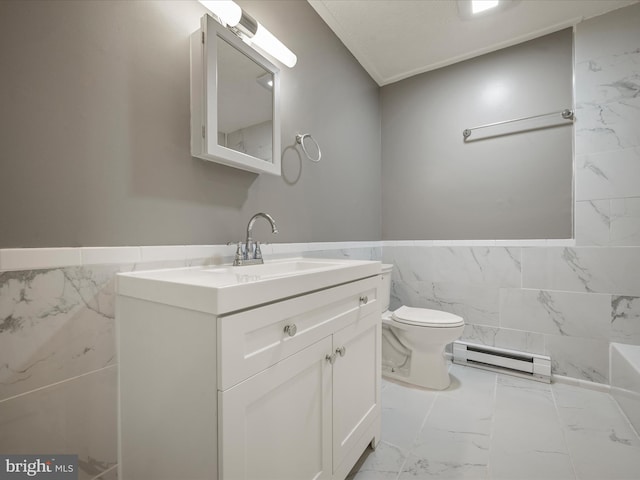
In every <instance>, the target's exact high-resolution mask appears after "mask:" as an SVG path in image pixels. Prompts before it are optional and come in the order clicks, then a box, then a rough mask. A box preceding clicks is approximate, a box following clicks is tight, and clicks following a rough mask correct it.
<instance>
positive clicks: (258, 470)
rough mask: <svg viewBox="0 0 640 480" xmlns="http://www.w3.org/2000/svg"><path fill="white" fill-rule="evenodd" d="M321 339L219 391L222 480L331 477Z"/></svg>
mask: <svg viewBox="0 0 640 480" xmlns="http://www.w3.org/2000/svg"><path fill="white" fill-rule="evenodd" d="M331 351H332V344H331V337H330V336H329V337H326V338H324V339H323V340H320V341H319V342H317V343H314V344H313V345H311V346H309V347H307V348H306V349H304V350H302V351H300V352H298V353H296V354H294V355H292V356H290V357H288V358H286V359H285V360H283V361H281V362H279V363H277V364H276V365H274V366H272V367H270V368H268V369H266V370H264V371H262V372H260V373H258V374H257V375H254V376H253V377H251V378H249V379H247V380H245V381H243V382H241V383H239V384H238V385H236V386H234V387H232V388H230V389H228V390H226V391H224V392H218V396H219V397H218V398H219V400H218V401H219V404H218V405H219V416H218V422H219V423H218V425H219V431H218V435H219V443H218V445H219V452H220V457H219V468H220V478H221V479H223V480H240V479H247V480H248V479H255V480H258V479H259V480H269V479H272V480H287V479H290V480H306V479H309V480H311V479H324V478H331V474H332V470H331V467H332V464H331V399H332V385H331V364H330V363H329V362H328V361H327V360H326V356H327V355H328V354H330V353H331Z"/></svg>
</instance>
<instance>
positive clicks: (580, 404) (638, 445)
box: [554, 385, 640, 480]
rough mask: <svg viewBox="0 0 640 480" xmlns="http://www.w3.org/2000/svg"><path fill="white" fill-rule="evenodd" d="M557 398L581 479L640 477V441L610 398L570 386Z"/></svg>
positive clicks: (561, 387)
mask: <svg viewBox="0 0 640 480" xmlns="http://www.w3.org/2000/svg"><path fill="white" fill-rule="evenodd" d="M554 395H555V397H556V402H557V405H558V413H559V415H560V420H561V423H562V425H563V427H564V429H565V432H566V439H567V445H568V447H569V453H570V455H571V457H572V458H573V461H574V466H575V469H576V474H577V476H578V478H580V479H594V480H596V479H602V478H607V479H608V480H616V479H617V480H622V479H634V478H640V439H638V436H637V435H636V433H635V432H634V431H633V429H632V428H631V426H630V424H629V422H628V421H627V419H626V418H625V417H623V416H622V414H621V413H620V410H619V408H618V406H617V405H616V403H615V401H614V400H613V398H612V397H611V396H610V395H608V394H606V393H603V392H596V391H591V390H584V389H575V388H571V387H569V386H568V385H557V386H556V388H554Z"/></svg>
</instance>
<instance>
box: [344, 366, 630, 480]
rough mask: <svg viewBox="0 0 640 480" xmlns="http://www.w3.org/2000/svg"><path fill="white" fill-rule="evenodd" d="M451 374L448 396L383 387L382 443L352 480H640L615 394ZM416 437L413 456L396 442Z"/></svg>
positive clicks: (460, 370) (478, 373) (459, 371)
mask: <svg viewBox="0 0 640 480" xmlns="http://www.w3.org/2000/svg"><path fill="white" fill-rule="evenodd" d="M450 374H451V376H452V383H451V386H450V387H449V388H448V389H446V390H443V391H430V390H424V389H416V388H412V387H410V386H406V385H400V384H395V383H391V382H383V394H382V407H383V411H382V415H383V425H386V427H383V433H382V439H381V442H380V444H379V446H378V449H377V450H376V451H375V452H374V451H371V450H367V452H365V453H364V454H363V456H362V458H361V459H360V461H359V462H358V465H356V467H355V468H354V470H353V471H352V472H351V473H350V475H349V477H348V478H349V479H350V480H353V479H358V480H368V479H374V480H379V479H381V480H390V479H396V480H406V479H425V480H426V479H444V478H452V479H464V478H471V479H482V480H487V479H490V480H491V479H505V480H507V479H508V480H513V479H535V480H570V479H574V480H583V479H585V480H586V479H600V480H605V479H606V480H623V479H624V480H631V479H636V480H637V479H640V438H639V437H638V435H637V434H636V432H635V431H634V430H633V429H632V428H631V426H630V424H629V422H628V420H627V419H626V417H624V416H623V414H622V413H621V411H620V409H619V408H618V406H617V405H616V403H615V401H614V400H613V398H612V397H611V396H610V395H608V394H607V393H603V392H596V391H593V390H587V389H583V388H580V387H577V386H573V385H566V384H556V383H553V384H551V385H549V384H544V383H539V382H534V381H531V380H526V379H520V378H516V377H512V376H508V375H503V374H496V373H493V372H487V371H484V370H480V369H476V368H472V367H465V366H461V365H452V366H451V367H450ZM385 402H386V403H387V405H385ZM425 405H428V408H427V410H426V412H425V409H424V406H425ZM399 410H403V411H404V412H405V413H406V415H405V416H404V417H402V418H400V417H399V416H398V412H399ZM394 416H395V417H394ZM412 425H413V426H412ZM415 425H419V427H418V430H419V431H418V432H417V433H416V434H414V432H415V431H416V426H415ZM420 427H421V428H420ZM402 432H404V434H402ZM402 435H404V436H402ZM412 435H414V441H413V443H412V444H411V445H410V446H409V447H408V449H406V450H405V449H403V448H400V447H398V446H397V445H395V444H393V443H392V442H391V438H390V437H393V441H395V442H396V443H403V444H404V445H405V446H406V445H407V442H408V438H410V437H411V436H412Z"/></svg>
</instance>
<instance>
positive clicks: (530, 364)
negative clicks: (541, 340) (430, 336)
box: [453, 341, 551, 383]
mask: <svg viewBox="0 0 640 480" xmlns="http://www.w3.org/2000/svg"><path fill="white" fill-rule="evenodd" d="M453 363H457V364H460V365H469V366H472V367H478V368H483V369H485V370H491V371H493V372H499V373H507V374H509V375H515V376H517V377H524V378H530V379H532V380H536V381H538V382H546V383H551V357H549V356H546V355H537V354H535V353H526V352H518V351H516V350H507V349H505V348H496V347H488V346H486V345H476V344H473V343H468V342H462V341H455V342H453Z"/></svg>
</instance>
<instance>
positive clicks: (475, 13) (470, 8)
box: [456, 0, 522, 21]
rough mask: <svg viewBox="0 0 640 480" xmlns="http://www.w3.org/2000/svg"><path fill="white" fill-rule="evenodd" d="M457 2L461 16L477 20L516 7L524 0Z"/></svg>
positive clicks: (463, 0) (465, 0)
mask: <svg viewBox="0 0 640 480" xmlns="http://www.w3.org/2000/svg"><path fill="white" fill-rule="evenodd" d="M456 3H457V4H458V15H459V16H460V18H462V19H463V20H472V21H475V20H479V19H481V18H486V17H493V16H494V15H498V14H499V13H500V12H504V11H505V10H508V9H510V8H513V7H516V6H517V5H519V4H521V3H522V0H457V2H456Z"/></svg>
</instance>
